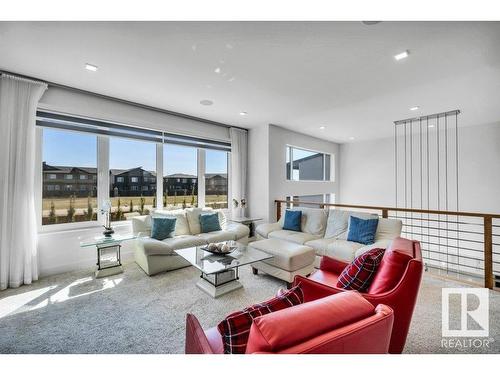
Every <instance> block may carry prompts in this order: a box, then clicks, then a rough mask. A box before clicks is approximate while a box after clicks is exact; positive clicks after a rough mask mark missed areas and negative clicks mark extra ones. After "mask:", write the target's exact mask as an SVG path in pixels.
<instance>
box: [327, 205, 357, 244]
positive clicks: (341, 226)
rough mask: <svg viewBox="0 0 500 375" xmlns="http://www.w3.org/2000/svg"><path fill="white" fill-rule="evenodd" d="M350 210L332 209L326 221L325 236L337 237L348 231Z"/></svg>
mask: <svg viewBox="0 0 500 375" xmlns="http://www.w3.org/2000/svg"><path fill="white" fill-rule="evenodd" d="M350 214H351V213H350V212H349V211H343V210H330V211H329V213H328V220H327V222H326V230H325V238H336V237H338V236H340V235H341V234H342V233H344V232H346V231H347V226H348V225H349V215H350Z"/></svg>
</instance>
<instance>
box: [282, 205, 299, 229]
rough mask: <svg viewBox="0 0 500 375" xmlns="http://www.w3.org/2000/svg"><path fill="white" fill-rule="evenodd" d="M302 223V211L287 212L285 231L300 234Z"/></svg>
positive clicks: (284, 223)
mask: <svg viewBox="0 0 500 375" xmlns="http://www.w3.org/2000/svg"><path fill="white" fill-rule="evenodd" d="M301 221H302V211H299V210H294V211H292V210H286V211H285V221H284V222H283V229H285V230H291V231H294V232H300V227H301Z"/></svg>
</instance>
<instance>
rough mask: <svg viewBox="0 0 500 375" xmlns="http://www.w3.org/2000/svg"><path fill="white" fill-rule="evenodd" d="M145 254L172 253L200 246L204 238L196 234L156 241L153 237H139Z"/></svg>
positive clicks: (203, 242) (204, 241)
mask: <svg viewBox="0 0 500 375" xmlns="http://www.w3.org/2000/svg"><path fill="white" fill-rule="evenodd" d="M138 241H140V242H141V246H142V247H143V250H144V254H146V255H174V254H175V252H174V250H177V249H184V248H186V247H193V246H201V245H204V244H206V243H207V242H206V240H205V239H203V238H200V237H197V236H191V235H184V236H175V237H173V238H167V239H166V240H163V241H158V240H155V239H153V238H139V239H138Z"/></svg>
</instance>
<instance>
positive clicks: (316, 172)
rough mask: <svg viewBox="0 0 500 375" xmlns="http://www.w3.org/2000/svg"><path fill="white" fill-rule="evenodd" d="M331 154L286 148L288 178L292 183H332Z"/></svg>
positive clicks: (291, 147)
mask: <svg viewBox="0 0 500 375" xmlns="http://www.w3.org/2000/svg"><path fill="white" fill-rule="evenodd" d="M331 158H332V156H331V155H330V154H325V153H320V152H316V151H311V150H305V149H301V148H298V147H293V146H287V147H286V178H287V180H290V181H331V178H330V176H331V175H333V174H332V173H331V165H332V163H331Z"/></svg>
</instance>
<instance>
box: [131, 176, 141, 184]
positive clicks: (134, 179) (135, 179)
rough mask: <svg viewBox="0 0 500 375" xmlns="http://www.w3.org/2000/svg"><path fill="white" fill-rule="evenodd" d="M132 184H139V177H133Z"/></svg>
mask: <svg viewBox="0 0 500 375" xmlns="http://www.w3.org/2000/svg"><path fill="white" fill-rule="evenodd" d="M130 182H136V183H137V182H139V177H131V178H130Z"/></svg>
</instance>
